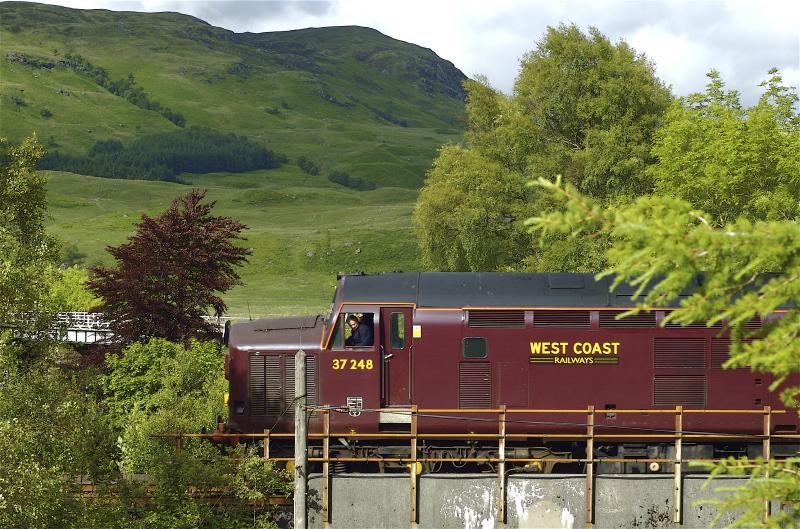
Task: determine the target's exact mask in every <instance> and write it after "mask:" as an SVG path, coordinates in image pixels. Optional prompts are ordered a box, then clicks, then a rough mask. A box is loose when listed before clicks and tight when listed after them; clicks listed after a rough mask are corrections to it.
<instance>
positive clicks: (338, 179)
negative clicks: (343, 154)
mask: <svg viewBox="0 0 800 529" xmlns="http://www.w3.org/2000/svg"><path fill="white" fill-rule="evenodd" d="M328 180H330V181H331V182H334V183H336V184H339V185H343V186H345V187H349V188H350V189H355V190H356V191H371V190H373V189H375V184H373V183H372V182H365V181H364V180H362V179H361V178H358V177H353V176H350V173H348V172H345V171H332V172H331V173H330V174H329V175H328Z"/></svg>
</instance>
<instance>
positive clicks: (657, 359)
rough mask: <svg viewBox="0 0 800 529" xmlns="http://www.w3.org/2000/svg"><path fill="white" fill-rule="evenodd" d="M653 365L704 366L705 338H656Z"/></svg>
mask: <svg viewBox="0 0 800 529" xmlns="http://www.w3.org/2000/svg"><path fill="white" fill-rule="evenodd" d="M654 349H655V355H654V358H653V367H656V368H675V367H681V368H682V367H693V368H700V369H702V368H703V367H705V351H706V339H705V338H656V339H655V348H654Z"/></svg>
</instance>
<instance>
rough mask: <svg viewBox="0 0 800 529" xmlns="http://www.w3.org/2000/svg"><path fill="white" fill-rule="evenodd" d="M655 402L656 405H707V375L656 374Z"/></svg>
mask: <svg viewBox="0 0 800 529" xmlns="http://www.w3.org/2000/svg"><path fill="white" fill-rule="evenodd" d="M653 404H654V405H655V406H700V407H703V406H705V405H706V377H705V375H686V376H684V375H656V377H655V380H654V381H653Z"/></svg>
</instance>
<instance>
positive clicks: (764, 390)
mask: <svg viewBox="0 0 800 529" xmlns="http://www.w3.org/2000/svg"><path fill="white" fill-rule="evenodd" d="M552 276H556V277H555V279H554V278H553V277H552ZM503 289H505V291H503ZM504 292H505V293H504ZM623 294H624V292H623ZM621 298H622V295H612V294H611V293H610V292H609V291H608V281H607V280H606V282H603V281H602V280H601V281H595V280H594V278H593V277H592V276H591V275H589V274H385V275H379V276H345V277H343V278H341V280H340V283H339V286H338V287H337V290H336V293H335V296H334V301H333V304H332V308H331V313H330V314H329V315H328V316H327V318H323V317H312V318H285V319H277V320H257V321H254V322H247V323H244V324H237V325H234V326H233V330H232V333H231V343H230V352H229V355H228V358H227V359H226V373H227V374H228V378H229V380H230V400H229V412H230V422H229V425H230V428H231V429H232V430H234V431H239V432H243V433H259V432H262V431H263V430H265V429H269V430H270V431H271V432H274V433H288V432H291V431H292V429H293V416H292V413H293V411H292V404H293V399H294V394H295V391H294V373H293V371H294V354H295V352H296V351H297V350H298V349H300V348H302V349H303V350H304V351H305V352H306V354H307V355H308V366H307V387H306V395H307V402H308V404H309V405H311V406H331V407H335V408H337V409H339V410H340V411H342V410H348V411H349V413H332V414H331V415H330V427H331V432H334V433H342V434H348V435H356V436H357V435H358V434H374V433H381V432H400V433H402V432H408V431H410V422H411V421H410V418H409V416H408V413H407V410H408V408H409V406H410V405H412V404H413V405H416V406H417V407H418V408H419V409H423V410H424V409H428V410H430V409H435V410H455V411H453V412H447V411H440V412H432V413H427V414H425V413H423V414H421V415H420V416H419V418H418V429H419V431H420V432H426V433H440V434H446V433H451V434H464V433H491V434H493V433H496V432H497V428H498V424H497V415H496V414H487V413H478V412H470V410H475V409H496V408H498V407H500V406H503V405H504V406H506V407H507V408H509V409H514V410H527V409H536V410H551V411H548V412H547V413H544V414H543V413H533V412H521V413H510V414H508V417H507V425H506V431H507V432H508V433H516V434H526V435H528V436H529V438H530V439H531V440H533V439H537V438H540V437H539V436H537V434H542V435H545V436H546V435H547V434H556V433H562V434H581V433H585V431H586V427H585V421H586V416H585V415H582V414H576V413H564V412H563V410H582V409H586V408H587V406H594V407H595V409H596V410H605V413H598V414H596V415H595V430H596V431H597V432H602V433H604V434H620V435H621V436H624V435H635V434H643V435H644V436H646V435H647V434H651V433H666V434H668V433H670V432H672V431H673V429H674V426H675V417H674V414H672V413H663V412H667V411H669V410H675V408H676V406H682V407H683V408H684V409H686V410H689V411H691V410H704V409H705V410H745V411H749V412H750V413H687V414H685V415H684V417H683V429H684V430H685V431H695V432H709V433H717V434H750V435H758V434H761V433H763V416H762V414H760V413H758V412H759V411H760V410H763V409H764V406H773V407H776V408H782V405H781V403H780V401H779V400H778V398H777V395H778V393H777V392H774V393H771V392H769V390H768V388H769V385H770V384H771V382H772V379H771V377H769V376H768V375H764V374H759V373H753V372H750V370H749V369H736V370H723V369H722V363H723V362H724V360H726V359H727V356H728V347H729V343H730V340H729V339H728V338H727V337H726V335H725V331H724V329H722V328H706V327H705V326H690V327H687V328H681V327H674V326H662V325H661V323H662V321H663V319H664V318H665V316H666V315H667V313H668V311H669V310H672V307H665V308H663V309H659V310H655V311H653V312H651V313H641V314H638V315H634V316H629V317H626V318H618V315H619V314H620V313H621V312H624V311H625V310H629V308H630V307H631V306H632V303H631V302H630V300H622V301H620V299H621ZM509 300H510V301H512V302H513V303H503V302H508V301H509ZM527 301H534V302H537V303H535V304H534V303H530V304H526V303H525V302H527ZM352 314H357V315H359V316H360V317H361V318H362V322H363V324H365V325H369V326H370V327H371V330H372V333H373V337H374V339H373V342H372V345H369V346H357V347H351V346H348V345H346V342H345V339H344V336H345V331H346V327H345V323H346V322H345V320H346V318H347V316H348V315H352ZM756 324H759V322H754V325H756ZM797 383H800V380H798V378H797V377H794V379H793V380H790V381H788V382H787V384H797ZM393 409H397V410H398V411H397V412H396V413H393V412H392V410H393ZM403 410H405V413H404V412H403ZM615 410H641V411H638V412H636V413H616V412H615ZM798 429H800V419H799V418H798V415H797V413H796V412H793V411H791V410H787V412H786V413H784V414H780V415H776V416H775V417H774V418H773V420H772V433H789V434H792V433H797V431H798ZM309 431H310V432H312V433H321V432H322V418H321V414H319V413H317V414H314V415H312V416H311V417H310V419H309ZM609 440H610V441H613V439H610V438H609ZM619 441H620V442H622V441H623V439H622V438H620V439H619ZM640 442H641V441H640ZM791 443H794V444H792V445H791V446H788V448H787V450H788V453H792V451H793V450H794V451H796V449H797V448H796V446H795V445H796V444H797V443H796V441H792V442H791ZM791 443H786V444H787V445H788V444H791ZM651 444H652V443H651ZM721 449H722V450H723V451H724V450H727V449H728V448H726V447H722V448H721ZM661 450H662V452H660V453H662V454H663V453H666V452H664V451H665V450H667V448H665V447H662V449H661ZM376 453H377V452H376ZM709 457H710V455H709Z"/></svg>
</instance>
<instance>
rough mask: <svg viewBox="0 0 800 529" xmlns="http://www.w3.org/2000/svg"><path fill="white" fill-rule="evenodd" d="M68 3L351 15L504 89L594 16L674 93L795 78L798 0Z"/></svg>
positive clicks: (278, 21)
mask: <svg viewBox="0 0 800 529" xmlns="http://www.w3.org/2000/svg"><path fill="white" fill-rule="evenodd" d="M47 3H53V4H58V5H63V6H67V7H76V8H83V9H113V10H118V11H119V10H126V11H148V12H155V11H177V12H180V13H185V14H188V15H193V16H195V17H198V18H200V19H202V20H205V21H206V22H208V23H210V24H212V25H215V26H220V27H223V28H226V29H230V30H233V31H236V32H244V31H251V32H263V31H281V30H289V29H299V28H306V27H321V26H342V25H358V26H367V27H371V28H375V29H377V30H379V31H381V32H382V33H385V34H386V35H389V36H390V37H393V38H396V39H400V40H404V41H407V42H412V43H414V44H418V45H420V46H423V47H426V48H431V49H432V50H433V51H435V52H436V53H437V54H438V55H439V56H440V57H442V58H444V59H447V60H449V61H451V62H453V63H454V64H455V65H456V67H458V68H459V69H461V70H462V71H463V72H464V73H465V74H466V75H467V76H469V77H474V76H475V75H485V76H486V77H487V78H488V79H489V81H490V83H491V84H492V86H494V87H495V88H498V89H500V90H502V91H503V92H506V93H511V92H512V90H513V86H514V79H515V77H516V75H517V72H518V70H519V60H520V58H521V57H522V56H523V54H525V52H527V51H530V50H532V49H534V48H535V46H536V42H537V40H538V39H540V38H541V37H542V35H543V34H544V31H545V30H546V28H547V26H548V25H549V26H555V25H558V24H559V23H562V22H563V23H570V22H574V23H576V24H578V25H579V26H580V27H581V28H582V29H584V30H586V29H587V28H588V27H589V26H595V27H597V28H598V29H599V30H600V31H602V32H603V33H604V34H605V35H606V36H608V37H609V38H610V39H611V40H612V41H614V42H616V41H618V40H620V39H623V40H625V41H626V42H628V43H629V44H630V45H631V46H633V47H634V48H635V49H636V50H637V51H639V52H644V53H645V54H646V55H647V57H648V58H650V59H651V60H652V61H653V62H654V63H655V66H656V73H657V75H658V76H659V77H660V78H661V79H662V80H664V81H665V82H666V83H667V84H669V85H671V86H672V89H673V91H674V93H676V94H677V95H686V94H689V93H691V92H697V91H702V90H703V88H704V86H705V84H706V77H705V74H706V73H707V72H708V71H709V70H710V69H712V68H715V69H717V70H718V71H719V72H720V73H721V74H722V77H723V80H724V81H725V83H726V85H727V87H728V88H729V89H734V90H738V91H740V92H741V93H742V100H743V102H744V103H746V104H752V103H754V102H755V101H756V100H757V98H758V96H759V94H760V89H759V88H758V84H759V83H760V82H761V81H763V80H764V79H765V78H766V76H767V71H768V70H769V69H770V68H771V67H773V66H774V67H777V68H779V69H780V70H781V71H782V73H783V77H784V80H785V81H786V82H787V83H788V84H792V85H794V86H796V87H797V86H799V85H800V1H798V0H786V1H779V0H774V1H769V0H764V1H760V2H759V1H735V0H729V1H710V0H702V1H701V0H695V1H679V0H662V1H657V0H652V1H650V0H639V1H611V0H594V1H590V0H586V1H557V0H549V1H522V0H488V1H487V0H480V1H479V0H474V1H471V0H464V1H454V0H424V1H421V0H402V1H396V0H395V1H384V0H366V1H362V0H339V1H285V0H284V1H241V0H218V1H214V2H207V1H174V0H166V1H165V0H119V1H109V0H54V1H52V2H47Z"/></svg>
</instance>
